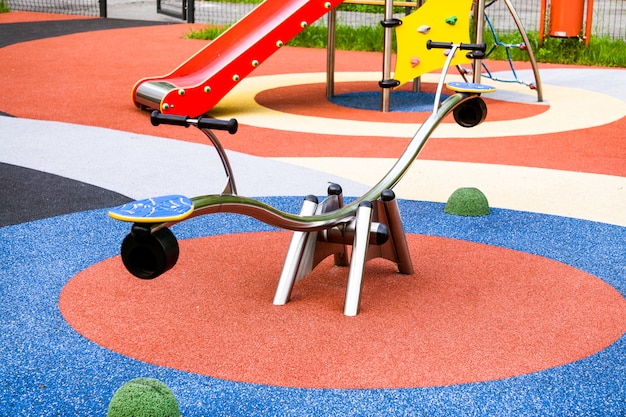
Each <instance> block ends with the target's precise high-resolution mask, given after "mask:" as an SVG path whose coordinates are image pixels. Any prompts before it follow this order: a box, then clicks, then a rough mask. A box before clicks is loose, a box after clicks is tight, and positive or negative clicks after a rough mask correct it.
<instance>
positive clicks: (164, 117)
mask: <svg viewBox="0 0 626 417" xmlns="http://www.w3.org/2000/svg"><path fill="white" fill-rule="evenodd" d="M150 122H151V123H152V125H153V126H158V125H174V126H185V127H189V126H190V125H194V126H197V127H198V128H200V129H213V130H226V131H227V132H228V133H230V134H231V135H233V134H235V133H237V129H238V127H239V125H238V123H237V119H230V120H218V119H211V118H210V117H199V118H197V119H192V118H190V117H189V116H176V115H173V114H162V113H161V112H159V111H158V110H155V111H153V112H152V114H151V115H150Z"/></svg>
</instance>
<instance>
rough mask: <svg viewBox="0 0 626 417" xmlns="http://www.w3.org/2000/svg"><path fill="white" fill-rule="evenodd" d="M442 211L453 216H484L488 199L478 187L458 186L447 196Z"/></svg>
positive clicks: (487, 210) (487, 209)
mask: <svg viewBox="0 0 626 417" xmlns="http://www.w3.org/2000/svg"><path fill="white" fill-rule="evenodd" d="M444 211H445V212H446V213H448V214H453V215H455V216H486V215H488V214H489V213H490V211H489V201H487V197H485V194H483V193H482V191H480V190H479V189H478V188H474V187H467V188H459V189H457V190H456V191H454V192H453V193H452V195H450V197H449V198H448V201H447V203H446V207H445V208H444Z"/></svg>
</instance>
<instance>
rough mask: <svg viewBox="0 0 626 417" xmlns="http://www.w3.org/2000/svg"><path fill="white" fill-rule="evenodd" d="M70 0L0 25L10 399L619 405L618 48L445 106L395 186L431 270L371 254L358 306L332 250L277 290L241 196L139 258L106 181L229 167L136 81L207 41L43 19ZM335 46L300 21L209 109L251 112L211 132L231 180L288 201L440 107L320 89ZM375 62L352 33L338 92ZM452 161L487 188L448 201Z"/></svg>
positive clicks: (376, 151) (4, 340)
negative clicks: (144, 384)
mask: <svg viewBox="0 0 626 417" xmlns="http://www.w3.org/2000/svg"><path fill="white" fill-rule="evenodd" d="M63 19H71V20H73V19H74V18H71V17H68V16H64V17H62V18H61V17H59V16H51V15H42V14H37V13H25V12H15V13H8V14H0V33H18V32H16V31H13V32H11V31H6V30H5V29H6V28H7V27H8V25H20V24H26V25H28V27H29V28H30V29H29V30H30V32H29V33H31V34H32V33H34V35H32V36H31V35H29V37H28V38H27V39H21V40H20V39H17V40H15V41H6V38H4V37H3V40H4V41H5V45H6V46H4V47H2V48H0V62H3V66H2V69H1V70H0V84H1V85H2V86H3V91H2V93H1V94H0V111H1V112H2V113H4V114H6V115H7V116H2V117H0V124H1V126H0V184H1V188H0V190H1V191H0V192H1V195H2V201H3V205H4V208H3V210H1V211H0V216H1V217H0V226H1V227H0V237H1V240H0V241H1V242H2V247H1V249H2V258H3V260H2V269H1V275H0V295H1V297H2V301H3V302H2V303H1V304H0V311H1V314H0V317H1V319H0V324H1V326H2V331H1V332H0V335H1V336H0V338H1V343H0V351H1V357H2V361H1V362H0V380H1V381H2V385H1V389H0V410H2V412H0V414H2V415H5V414H6V415H13V416H32V415H38V416H53V415H81V416H90V415H93V416H96V415H105V414H106V409H107V406H108V402H109V401H110V399H111V397H112V395H113V393H114V392H115V391H116V390H117V389H118V388H119V387H120V386H121V385H123V384H124V383H125V382H127V381H129V380H130V379H133V378H137V377H152V378H157V379H159V380H161V381H163V382H165V383H166V384H167V385H168V386H169V387H170V388H171V389H172V391H173V392H174V394H175V395H176V397H177V399H178V401H179V403H180V407H181V412H182V415H184V416H220V415H224V416H248V415H249V416H258V415H264V416H265V415H267V416H278V415H281V416H287V415H293V416H296V415H297V416H301V415H314V416H318V415H319V416H327V415H355V416H356V415H362V416H365V415H367V416H374V415H380V416H382V415H384V416H389V415H402V416H422V415H423V416H426V415H428V416H459V415H477V416H510V415H524V416H526V415H536V416H549V415H552V416H564V415H597V416H614V415H624V414H626V377H625V376H624V375H626V372H625V371H626V340H625V339H624V331H625V330H626V300H624V295H625V294H626V275H625V268H624V265H625V263H626V229H625V227H626V214H624V213H626V207H625V206H626V198H625V197H626V195H625V193H626V192H625V191H624V186H625V185H626V179H625V177H626V172H625V171H626V168H625V164H624V163H623V160H624V155H626V149H624V147H625V146H626V145H625V144H624V140H623V139H624V131H625V130H626V117H625V116H626V102H625V101H624V98H623V97H624V93H626V91H625V86H626V71H625V70H623V69H604V68H588V67H571V66H570V67H565V66H554V65H541V66H540V69H541V76H542V81H543V83H544V96H545V102H544V103H537V100H536V95H535V93H534V92H533V91H532V90H529V89H528V88H527V87H524V86H519V85H517V84H510V83H495V82H494V83H493V84H494V85H496V87H497V88H498V91H497V92H496V93H493V94H492V95H489V96H486V97H485V100H486V102H487V105H488V108H489V115H488V118H487V120H486V122H485V123H484V124H483V125H480V126H478V127H476V128H472V129H463V128H460V127H458V126H455V125H454V123H453V121H452V120H446V121H445V122H444V123H443V124H442V125H441V126H440V127H439V128H438V129H437V130H436V131H435V133H434V135H433V137H432V138H431V139H430V140H429V142H428V144H427V145H426V147H425V148H424V151H423V153H422V154H421V155H420V158H419V159H418V161H416V163H415V164H414V166H413V167H412V168H411V169H410V170H409V172H408V173H407V174H406V176H405V177H404V178H403V179H402V181H401V182H400V184H398V186H397V187H396V189H395V191H396V194H397V195H398V197H399V198H400V210H401V214H402V218H403V222H404V226H405V229H406V232H407V234H408V240H409V248H410V250H411V257H412V260H413V264H414V268H415V273H414V274H413V275H408V276H407V275H400V274H398V273H397V272H395V271H394V268H393V265H390V264H389V263H388V262H382V261H377V260H374V261H371V262H369V263H368V264H367V266H366V272H365V279H364V284H363V296H362V301H361V312H360V313H359V315H358V316H356V317H346V316H344V315H343V314H342V308H343V302H344V295H345V284H346V283H345V281H346V277H347V270H346V269H345V268H337V267H334V266H333V265H332V262H328V260H327V261H324V262H323V263H322V264H320V265H319V266H318V267H317V268H316V269H315V270H314V271H313V272H312V273H311V275H310V276H307V277H306V278H304V279H303V280H302V281H300V282H298V283H297V284H296V286H295V287H294V291H293V293H292V299H291V301H290V302H289V303H287V304H286V305H284V306H274V305H272V303H271V300H272V296H273V292H274V289H275V286H276V281H277V277H278V276H279V274H280V270H281V267H282V263H283V260H284V256H285V253H286V248H287V245H288V242H289V237H290V234H289V233H288V232H285V231H280V230H276V229H274V228H272V227H269V226H267V225H264V224H262V223H260V222H258V221H255V220H252V219H249V218H246V217H242V216H235V215H226V214H220V215H211V216H205V217H200V218H196V219H193V220H190V221H187V222H183V223H180V224H178V225H176V226H174V227H173V228H172V231H173V232H174V233H175V235H176V236H177V238H178V239H179V242H180V246H181V257H180V259H179V261H178V263H177V265H176V266H175V267H174V268H173V269H172V270H170V271H169V272H167V273H166V274H164V275H163V276H162V277H159V278H157V279H155V280H152V281H142V280H139V279H137V278H134V277H132V276H130V275H129V274H128V273H127V272H126V271H125V270H124V268H123V266H122V265H121V260H120V258H119V253H118V252H119V245H120V243H121V241H122V239H123V238H124V236H125V235H126V234H127V233H128V231H129V225H127V224H124V223H122V222H117V221H114V220H112V219H110V218H109V217H108V216H107V214H106V213H107V209H108V208H109V207H112V206H115V205H118V204H121V203H123V202H126V201H130V200H133V199H138V198H144V197H148V196H153V195H161V194H167V193H181V194H187V195H190V196H193V195H201V194H209V193H216V192H219V191H220V190H221V189H222V188H223V185H224V178H223V174H222V173H221V172H220V166H219V162H218V160H217V159H216V156H215V155H214V154H213V152H212V149H211V147H210V146H206V144H205V143H204V142H203V136H202V135H201V134H200V133H199V132H197V131H195V130H194V129H192V128H190V129H184V128H181V127H171V126H160V127H158V128H156V127H153V126H152V125H151V124H150V122H149V118H148V115H147V113H145V112H142V111H140V110H138V109H136V108H134V106H133V105H132V103H131V102H130V97H129V96H130V94H129V93H130V89H131V87H132V86H133V84H134V83H135V82H136V81H137V80H139V79H140V78H142V77H145V76H150V75H158V74H165V73H167V72H169V71H170V70H172V69H173V68H174V67H175V66H177V65H178V64H180V63H181V62H183V61H184V60H185V59H186V58H187V57H189V56H190V55H192V54H193V53H194V52H196V51H197V50H198V49H199V48H200V47H202V46H203V45H204V43H203V42H201V41H193V40H186V39H183V35H184V34H185V33H186V32H187V31H188V29H189V26H190V25H187V24H181V25H154V26H142V27H139V26H135V25H133V24H132V22H123V23H124V24H121V23H120V22H112V23H111V27H110V28H105V27H102V26H103V25H105V23H106V22H105V23H103V21H102V20H100V19H80V20H81V21H84V22H82V23H81V26H82V27H81V28H80V30H78V29H76V30H70V31H69V32H68V33H63V31H59V32H54V33H53V32H50V31H45V30H43V31H42V32H43V34H44V35H45V34H47V36H43V35H42V36H38V35H37V30H36V29H34V28H35V27H36V26H35V23H32V22H41V24H42V28H43V29H45V28H47V27H49V26H46V25H50V23H46V22H49V21H50V20H57V21H63ZM92 21H93V23H91V22H92ZM20 22H21V23H20ZM96 22H97V23H96ZM90 24H93V27H92V26H90ZM71 25H76V23H73V24H71ZM71 25H70V24H69V23H68V28H69V27H70V26H71ZM22 27H24V26H22ZM72 27H75V26H72ZM10 28H14V29H15V28H19V26H10ZM96 28H97V29H98V30H95V29H96ZM92 29H93V30H92ZM19 33H23V32H19ZM52 34H53V35H54V36H51V35H52ZM325 56H326V52H325V51H324V50H313V49H301V48H290V47H285V48H283V49H281V50H280V51H278V52H277V53H276V54H275V55H274V56H272V57H271V58H270V59H269V60H268V61H267V62H265V63H263V65H261V66H260V67H259V68H258V69H257V70H255V72H254V73H253V75H252V77H250V78H248V79H245V80H243V81H242V82H241V84H240V85H239V86H238V87H237V88H236V89H234V90H233V91H232V92H231V93H230V94H229V95H227V96H226V97H225V99H224V100H223V101H222V102H221V103H220V104H219V105H218V106H217V107H216V108H215V109H214V110H212V111H211V113H210V115H211V116H213V117H219V118H228V117H236V118H237V119H238V121H239V123H240V130H239V132H238V133H237V134H236V135H232V136H230V135H228V134H225V133H222V132H218V136H219V138H220V140H221V141H222V142H223V144H224V146H225V148H226V149H227V150H228V151H229V157H230V158H231V162H232V165H233V169H234V172H235V175H236V181H237V184H238V188H239V192H240V194H243V195H248V196H252V197H257V198H260V199H263V201H266V202H268V203H270V204H272V205H274V206H277V207H279V208H281V209H284V210H287V211H291V212H297V211H298V209H299V206H300V203H301V201H302V198H303V197H304V196H305V195H307V194H315V195H320V196H322V195H324V193H325V192H326V187H327V185H328V182H337V183H339V184H341V185H342V187H343V189H344V192H345V195H346V197H347V198H348V199H350V198H352V197H356V196H359V195H361V193H363V192H364V191H366V190H367V189H368V187H369V186H371V185H372V184H373V183H375V182H376V180H377V179H378V178H380V177H381V176H382V174H383V173H384V172H385V171H386V169H388V168H389V166H390V164H392V163H393V161H394V159H395V158H396V157H398V156H399V155H400V153H401V152H402V150H403V149H404V147H405V146H406V144H407V143H408V142H409V140H410V138H411V137H412V135H413V134H414V132H415V131H416V129H417V127H418V125H419V122H421V121H423V120H424V118H425V115H426V114H427V111H428V110H426V111H410V112H407V111H392V112H390V113H382V112H380V111H377V110H359V109H355V108H352V107H343V106H340V105H337V104H335V103H334V102H329V101H328V100H327V99H326V98H325V85H324V80H325V74H324V71H325V65H326V63H325ZM488 65H490V69H491V70H492V71H494V70H495V71H502V74H504V71H505V69H506V66H505V65H504V64H503V63H493V62H489V63H488ZM381 67H382V57H381V56H380V54H373V53H358V52H340V53H338V56H337V68H336V69H337V77H336V78H337V80H336V85H335V92H336V94H337V95H339V96H345V95H348V94H359V93H362V92H364V91H365V92H367V91H372V92H375V91H377V80H378V79H379V78H380V69H381ZM516 69H517V70H518V72H519V75H520V78H524V77H525V78H526V79H528V77H530V76H531V73H530V71H529V68H528V65H527V64H524V63H516ZM437 77H438V76H437V75H427V76H425V77H424V89H425V91H431V90H432V88H433V83H435V82H436V80H437ZM359 97H362V96H359ZM392 100H393V96H392ZM460 187H477V188H479V189H481V191H483V192H484V193H485V195H486V196H487V198H488V199H489V202H490V205H491V213H490V214H489V215H488V216H483V217H459V216H451V215H448V214H445V213H444V212H443V207H444V204H445V201H446V199H447V197H448V196H449V195H450V194H451V193H452V192H453V191H454V190H455V189H457V188H460Z"/></svg>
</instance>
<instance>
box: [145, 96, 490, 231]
mask: <svg viewBox="0 0 626 417" xmlns="http://www.w3.org/2000/svg"><path fill="white" fill-rule="evenodd" d="M477 97H478V95H477V94H475V93H455V94H452V95H451V96H449V97H448V98H447V99H446V100H444V101H443V102H442V103H441V106H440V107H439V109H438V110H437V111H436V112H434V113H432V114H431V115H430V116H429V117H428V118H427V119H426V121H425V122H424V123H423V124H422V125H421V126H420V128H419V129H418V130H417V132H416V133H415V135H414V136H413V139H412V140H411V142H410V143H409V145H408V146H407V148H406V149H405V151H404V152H403V153H402V155H401V156H400V157H399V158H398V160H397V161H396V163H395V164H394V165H393V167H391V169H390V170H389V171H388V172H387V173H386V174H385V176H384V177H383V178H382V179H381V180H380V181H379V182H378V183H377V184H376V185H374V186H373V187H372V188H371V189H370V190H369V191H367V192H366V193H365V194H363V195H362V196H361V197H359V198H358V199H357V200H355V201H353V202H352V203H350V204H348V205H346V206H344V207H341V208H339V209H337V210H334V211H331V212H329V213H324V214H317V215H311V216H302V215H299V214H293V213H288V212H285V211H282V210H279V209H277V208H275V207H273V206H271V205H269V204H266V203H263V202H261V201H258V200H256V199H254V198H250V197H244V196H239V195H235V194H211V195H205V196H199V197H194V198H192V201H193V202H194V211H193V213H192V214H191V215H190V216H189V217H188V218H191V217H197V216H201V215H205V214H213V213H233V214H241V215H245V216H249V217H252V218H255V219H257V220H259V221H262V222H264V223H267V224H268V225H271V226H275V227H278V228H281V229H287V230H292V231H302V232H312V231H319V230H324V229H328V228H330V227H333V226H336V225H337V224H340V223H343V222H345V221H346V219H347V218H349V217H351V216H354V214H355V212H356V210H357V208H358V206H359V204H360V203H361V202H363V201H375V200H377V199H378V198H379V197H380V195H381V194H382V192H383V191H384V190H388V189H393V187H394V186H395V185H396V184H397V183H398V182H399V181H400V180H401V179H402V177H403V176H404V174H405V173H406V171H407V170H408V169H409V167H410V166H411V164H412V163H413V162H414V161H415V159H417V157H418V156H419V153H420V151H421V150H422V148H423V147H424V145H425V144H426V142H427V141H428V138H429V137H430V135H431V134H432V132H433V131H434V130H435V129H436V128H437V126H438V125H439V124H440V123H441V121H442V120H443V119H444V118H445V117H446V116H448V115H449V114H450V113H452V112H453V111H454V110H455V109H456V108H458V107H459V106H460V105H462V104H463V103H465V102H467V101H468V100H473V99H476V98H477ZM176 223H179V222H178V221H176V222H167V223H155V224H151V225H150V228H151V230H152V231H156V230H158V229H161V228H163V227H169V226H172V225H174V224H176Z"/></svg>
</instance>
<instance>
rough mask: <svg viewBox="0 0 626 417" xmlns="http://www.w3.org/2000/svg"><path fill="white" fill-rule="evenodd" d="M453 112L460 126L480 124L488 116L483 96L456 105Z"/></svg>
mask: <svg viewBox="0 0 626 417" xmlns="http://www.w3.org/2000/svg"><path fill="white" fill-rule="evenodd" d="M452 114H453V115H454V120H455V121H456V123H457V124H458V125H459V126H463V127H474V126H478V125H479V124H481V123H482V122H484V121H485V118H486V117H487V105H486V104H485V102H484V101H483V99H482V98H480V97H475V98H472V99H470V100H468V101H466V102H465V103H462V104H461V105H459V106H458V107H456V108H455V109H454V110H453V112H452Z"/></svg>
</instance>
